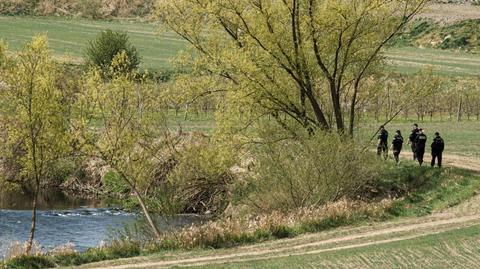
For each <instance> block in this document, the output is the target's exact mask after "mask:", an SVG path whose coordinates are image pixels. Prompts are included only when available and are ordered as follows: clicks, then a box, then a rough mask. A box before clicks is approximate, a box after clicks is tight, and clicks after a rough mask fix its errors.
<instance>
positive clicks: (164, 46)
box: [0, 16, 185, 70]
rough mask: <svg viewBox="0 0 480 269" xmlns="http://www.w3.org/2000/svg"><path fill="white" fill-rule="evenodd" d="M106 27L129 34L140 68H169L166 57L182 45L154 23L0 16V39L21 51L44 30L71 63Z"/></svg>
mask: <svg viewBox="0 0 480 269" xmlns="http://www.w3.org/2000/svg"><path fill="white" fill-rule="evenodd" d="M106 29H112V30H121V31H126V32H127V33H128V34H129V36H130V40H131V42H132V43H133V45H135V46H136V47H137V49H138V51H139V54H140V56H141V58H142V61H143V65H142V67H143V68H148V69H155V70H159V69H165V68H168V67H169V59H170V58H172V57H173V56H175V55H176V53H177V52H178V51H179V50H181V49H182V48H184V47H185V42H184V41H183V40H182V39H180V38H179V37H178V36H176V35H174V34H172V33H162V34H161V35H160V34H159V32H158V31H159V27H157V25H155V24H153V23H143V22H138V21H128V20H115V21H95V20H86V19H67V18H55V17H16V16H11V17H10V16H8V17H5V16H0V39H3V40H4V41H6V42H7V43H8V44H9V49H11V50H14V51H18V50H21V48H22V47H23V46H24V44H25V43H26V42H28V41H30V40H31V39H32V37H33V36H34V35H37V34H43V33H46V34H47V35H48V38H49V43H50V47H51V49H52V50H53V53H54V55H55V56H57V57H59V58H63V59H64V60H65V61H67V62H74V63H79V62H81V61H82V57H83V52H84V49H85V47H86V46H87V45H88V41H90V40H92V39H94V38H95V37H96V36H97V34H98V33H99V32H100V31H102V30H106Z"/></svg>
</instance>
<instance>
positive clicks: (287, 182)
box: [246, 133, 381, 211]
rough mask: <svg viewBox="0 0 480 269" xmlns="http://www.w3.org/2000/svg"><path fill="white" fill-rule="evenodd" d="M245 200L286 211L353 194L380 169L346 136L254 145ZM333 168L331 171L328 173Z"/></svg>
mask: <svg viewBox="0 0 480 269" xmlns="http://www.w3.org/2000/svg"><path fill="white" fill-rule="evenodd" d="M254 156H255V158H256V164H255V166H254V167H253V173H252V174H253V176H252V178H251V179H250V184H252V185H253V190H252V191H251V194H250V196H249V197H248V199H247V201H246V202H247V203H250V204H251V205H252V206H253V207H254V208H258V209H260V210H265V211H271V210H281V211H289V210H294V209H296V208H303V207H309V206H320V205H323V204H326V203H328V202H333V201H337V200H338V199H340V198H343V197H345V196H353V195H355V193H357V191H358V189H359V188H360V187H362V186H363V185H364V184H365V183H367V182H371V181H375V180H376V179H378V177H379V175H380V173H379V172H380V170H381V167H380V165H379V164H378V163H377V162H376V160H375V159H374V158H372V156H371V154H370V153H369V152H365V151H364V150H363V149H362V148H361V147H360V145H356V144H355V143H354V142H353V141H352V140H350V139H349V138H347V137H340V136H338V135H335V134H328V133H318V134H317V135H315V136H306V137H303V138H300V139H298V140H283V141H280V142H277V143H272V144H270V143H268V144H266V145H263V146H260V147H259V148H258V150H257V151H256V152H255V154H254ZM332 168H334V169H332Z"/></svg>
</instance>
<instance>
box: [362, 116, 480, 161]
mask: <svg viewBox="0 0 480 269" xmlns="http://www.w3.org/2000/svg"><path fill="white" fill-rule="evenodd" d="M415 122H417V121H416V120H413V119H412V120H397V121H394V122H392V123H390V124H388V125H387V126H386V128H387V130H388V131H389V133H390V138H389V140H391V138H392V137H393V135H394V134H395V131H396V130H401V131H402V135H403V138H404V139H405V143H406V142H407V141H408V136H409V135H410V131H411V129H412V124H413V123H415ZM417 123H418V124H419V126H420V128H423V129H424V131H425V133H426V135H427V137H428V139H429V140H428V141H429V142H431V141H432V139H433V136H434V133H435V132H439V133H440V134H441V136H442V137H443V138H444V140H445V145H446V146H445V154H452V155H460V156H467V157H475V158H480V140H479V139H478V138H479V134H480V122H478V121H473V120H472V121H464V122H455V121H435V120H434V121H428V120H427V121H425V122H417ZM380 124H381V123H375V122H369V123H362V124H360V126H359V128H358V130H357V134H356V135H357V138H358V139H360V140H364V139H370V138H371V137H372V135H373V133H375V131H376V130H377V129H378V125H380ZM374 142H376V141H374ZM429 142H427V151H428V150H429V149H430V143H429ZM404 150H405V151H408V152H410V148H409V147H408V145H407V146H405V148H404Z"/></svg>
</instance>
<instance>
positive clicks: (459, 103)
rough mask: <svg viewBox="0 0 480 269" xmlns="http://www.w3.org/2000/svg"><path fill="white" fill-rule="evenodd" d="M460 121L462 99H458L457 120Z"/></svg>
mask: <svg viewBox="0 0 480 269" xmlns="http://www.w3.org/2000/svg"><path fill="white" fill-rule="evenodd" d="M460 121H462V99H460V101H458V110H457V122H460Z"/></svg>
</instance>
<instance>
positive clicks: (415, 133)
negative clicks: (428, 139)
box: [408, 128, 420, 144]
mask: <svg viewBox="0 0 480 269" xmlns="http://www.w3.org/2000/svg"><path fill="white" fill-rule="evenodd" d="M419 134H420V132H419V131H418V128H415V129H413V130H412V133H411V134H410V137H409V138H408V139H409V140H410V143H411V144H413V143H415V141H416V140H417V136H418V135H419Z"/></svg>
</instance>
